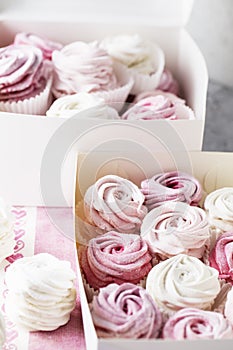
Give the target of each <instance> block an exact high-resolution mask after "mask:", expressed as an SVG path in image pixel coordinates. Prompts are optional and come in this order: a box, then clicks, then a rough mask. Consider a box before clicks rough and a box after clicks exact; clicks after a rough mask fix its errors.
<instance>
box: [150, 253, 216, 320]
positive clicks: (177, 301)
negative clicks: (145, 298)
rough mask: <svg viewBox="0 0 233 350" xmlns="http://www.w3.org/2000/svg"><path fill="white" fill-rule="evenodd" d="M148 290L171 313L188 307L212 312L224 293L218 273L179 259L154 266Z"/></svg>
mask: <svg viewBox="0 0 233 350" xmlns="http://www.w3.org/2000/svg"><path fill="white" fill-rule="evenodd" d="M146 289H147V291H148V293H149V294H150V295H151V296H152V298H153V299H154V300H155V301H156V302H157V304H158V305H159V306H160V307H161V308H162V309H164V310H165V311H166V312H168V313H172V312H175V311H178V310H180V309H182V308H185V307H194V308H198V309H209V308H210V307H211V305H212V303H213V302H214V299H215V298H216V296H217V295H218V293H219V291H220V283H219V281H218V271H217V270H216V269H214V268H212V267H209V266H207V265H205V264H204V263H203V262H202V261H200V260H199V259H197V258H195V257H192V256H188V255H185V254H179V255H176V256H174V257H172V258H170V259H167V260H165V261H163V262H160V263H159V264H158V265H156V266H154V267H153V268H152V269H151V271H150V272H149V274H148V277H147V281H146Z"/></svg>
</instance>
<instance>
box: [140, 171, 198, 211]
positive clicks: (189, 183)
mask: <svg viewBox="0 0 233 350" xmlns="http://www.w3.org/2000/svg"><path fill="white" fill-rule="evenodd" d="M141 191H142V193H143V194H144V196H145V205H146V207H147V208H148V210H151V209H153V208H156V207H158V206H160V205H162V204H164V202H167V201H173V202H185V203H188V204H190V205H194V206H197V205H198V203H199V202H200V200H201V198H202V194H203V190H202V187H201V184H200V183H199V181H198V180H197V179H195V178H194V177H193V176H191V175H188V174H186V173H183V172H180V171H171V172H167V173H161V174H157V175H155V176H153V177H151V178H150V179H146V180H144V181H142V183H141Z"/></svg>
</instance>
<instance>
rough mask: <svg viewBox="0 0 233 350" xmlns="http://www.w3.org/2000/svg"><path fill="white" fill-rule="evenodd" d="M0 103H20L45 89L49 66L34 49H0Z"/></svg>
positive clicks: (16, 47) (18, 46) (39, 52)
mask: <svg viewBox="0 0 233 350" xmlns="http://www.w3.org/2000/svg"><path fill="white" fill-rule="evenodd" d="M0 62H1V66H0V101H4V102H5V101H20V100H25V99H29V98H30V97H34V96H36V95H38V94H40V92H42V91H43V90H44V89H45V86H46V84H47V80H48V78H49V73H50V74H51V66H50V64H49V62H43V55H42V51H41V50H40V49H38V48H36V47H32V46H23V45H10V46H6V47H3V48H1V49H0Z"/></svg>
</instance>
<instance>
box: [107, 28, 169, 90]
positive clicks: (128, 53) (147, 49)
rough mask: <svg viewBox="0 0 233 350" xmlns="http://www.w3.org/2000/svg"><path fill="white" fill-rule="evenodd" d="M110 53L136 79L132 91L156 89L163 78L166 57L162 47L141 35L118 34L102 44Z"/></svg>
mask: <svg viewBox="0 0 233 350" xmlns="http://www.w3.org/2000/svg"><path fill="white" fill-rule="evenodd" d="M100 46H101V47H103V48H104V49H105V50H106V51H107V52H108V54H109V55H110V56H111V57H112V58H113V59H114V60H115V61H117V62H120V63H121V64H123V65H124V66H125V67H126V68H127V70H128V72H129V73H130V74H131V75H132V77H133V79H134V85H133V88H132V90H131V93H132V94H134V95H136V94H138V93H139V92H142V91H147V90H153V89H155V88H156V87H157V86H158V85H159V83H160V80H161V76H162V73H163V70H164V64H165V57H164V53H163V51H162V50H161V48H160V47H158V46H157V45H155V44H154V43H152V42H149V41H147V40H144V39H143V38H141V37H140V36H139V35H137V34H135V35H118V36H114V37H109V38H106V39H104V40H103V41H102V42H101V44H100Z"/></svg>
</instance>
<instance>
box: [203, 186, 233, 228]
mask: <svg viewBox="0 0 233 350" xmlns="http://www.w3.org/2000/svg"><path fill="white" fill-rule="evenodd" d="M204 207H205V209H206V210H207V212H208V218H209V222H210V224H211V225H212V226H214V227H216V228H217V229H219V230H220V231H233V188H232V187H224V188H220V189H218V190H216V191H214V192H212V193H210V194H209V195H208V196H207V197H206V199H205V203H204Z"/></svg>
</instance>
